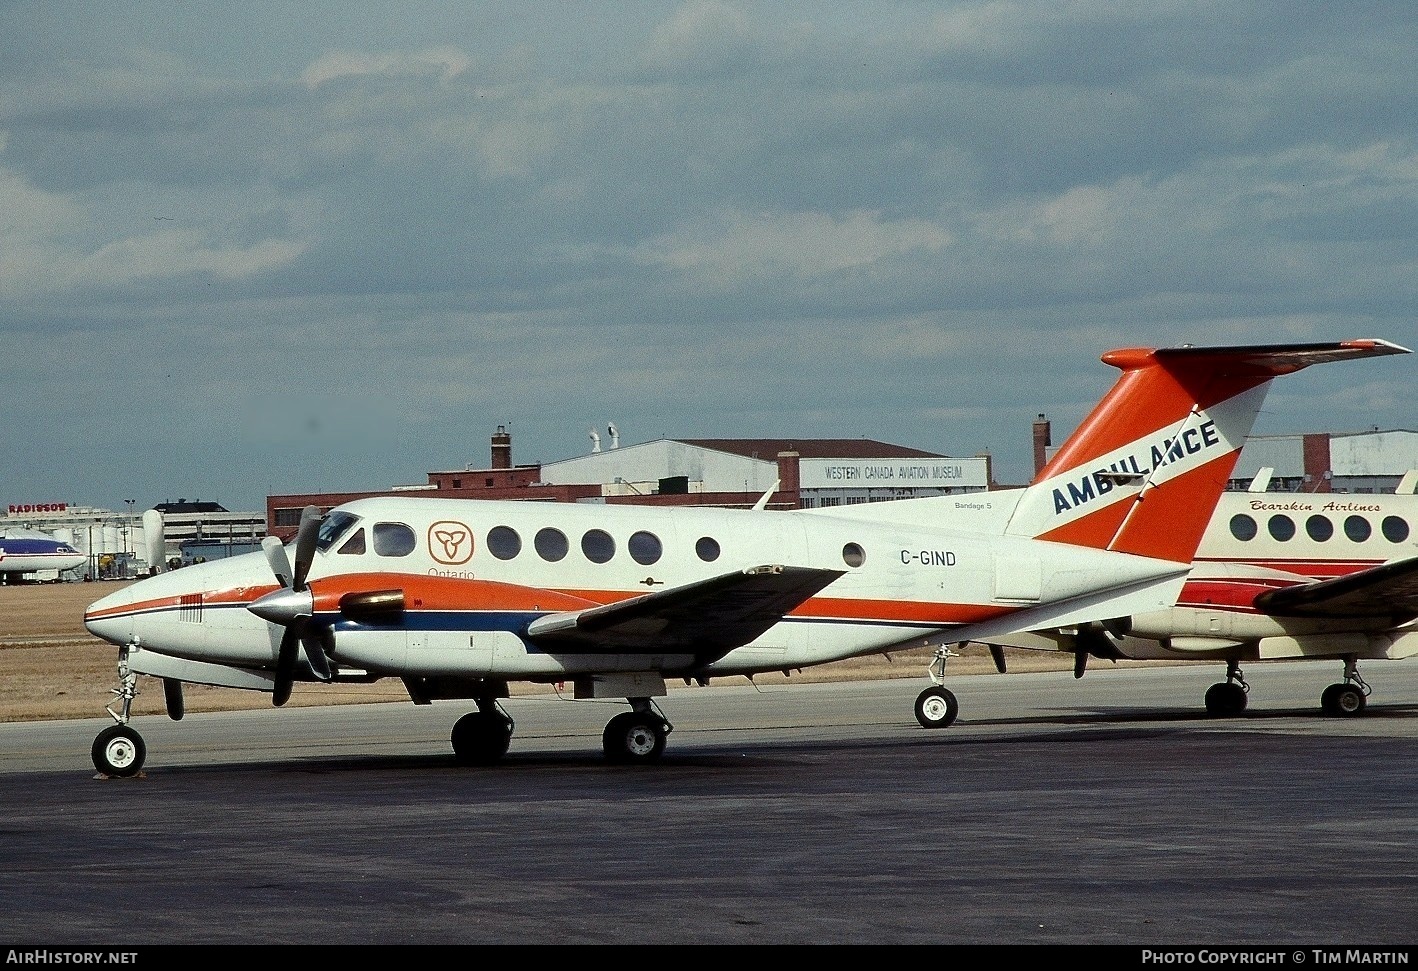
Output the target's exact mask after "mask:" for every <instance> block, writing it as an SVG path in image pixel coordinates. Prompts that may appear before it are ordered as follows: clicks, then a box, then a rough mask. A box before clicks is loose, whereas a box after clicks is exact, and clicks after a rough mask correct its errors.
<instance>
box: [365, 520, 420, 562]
mask: <svg viewBox="0 0 1418 971" xmlns="http://www.w3.org/2000/svg"><path fill="white" fill-rule="evenodd" d="M413 551H414V531H413V530H412V529H410V528H409V527H408V526H405V525H404V524H403V523H375V524H374V552H376V553H378V554H379V555H380V556H408V555H409V554H410V553H412V552H413Z"/></svg>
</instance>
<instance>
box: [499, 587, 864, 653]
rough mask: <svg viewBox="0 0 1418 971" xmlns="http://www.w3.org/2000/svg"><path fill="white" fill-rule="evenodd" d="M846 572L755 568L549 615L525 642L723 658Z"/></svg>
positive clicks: (560, 647) (531, 628)
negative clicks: (612, 602) (714, 655)
mask: <svg viewBox="0 0 1418 971" xmlns="http://www.w3.org/2000/svg"><path fill="white" fill-rule="evenodd" d="M843 572H844V571H842V570H818V569H812V568H809V567H797V566H757V567H751V568H749V569H747V570H740V571H736V572H734V573H725V574H722V575H720V576H717V577H711V578H710V579H708V580H701V581H699V582H697V583H688V584H685V585H684V586H682V587H673V588H671V589H669V590H659V591H656V592H654V593H647V594H644V595H643V596H639V597H635V598H634V599H631V600H623V601H621V602H620V603H614V604H605V605H603V606H597V607H587V608H586V609H584V610H569V611H564V612H562V613H557V614H547V615H546V616H544V617H539V618H537V619H536V620H534V621H533V622H532V623H531V625H530V626H529V627H528V628H527V635H526V636H527V637H528V639H529V640H532V641H535V642H536V643H537V644H538V645H540V646H542V647H546V648H552V649H557V650H574V651H590V652H601V651H604V652H611V653H645V652H652V653H661V652H672V651H689V652H693V653H696V654H704V653H723V652H727V651H731V650H733V649H734V648H736V647H742V646H743V645H744V644H747V643H749V642H750V641H752V640H753V639H754V638H756V637H758V636H759V635H760V634H762V633H763V632H764V631H766V630H768V629H769V628H770V627H772V626H773V625H774V624H776V623H778V621H780V620H782V619H783V616H784V615H785V614H787V613H788V612H789V611H791V610H792V609H793V608H795V607H797V606H798V605H800V604H802V603H803V602H804V601H806V600H807V599H808V598H809V597H811V596H813V595H814V594H816V593H817V592H818V591H820V590H821V589H822V588H823V587H826V586H827V585H828V584H829V583H831V582H832V581H833V580H836V579H837V578H838V577H840V576H841V575H842V573H843Z"/></svg>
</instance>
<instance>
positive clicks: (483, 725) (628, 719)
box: [452, 698, 673, 765]
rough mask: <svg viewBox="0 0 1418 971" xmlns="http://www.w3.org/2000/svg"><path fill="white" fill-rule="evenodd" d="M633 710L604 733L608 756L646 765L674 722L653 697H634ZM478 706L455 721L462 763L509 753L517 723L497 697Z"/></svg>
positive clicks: (455, 748) (494, 759) (486, 762)
mask: <svg viewBox="0 0 1418 971" xmlns="http://www.w3.org/2000/svg"><path fill="white" fill-rule="evenodd" d="M628 700H629V701H630V706H631V710H630V711H626V712H621V713H620V714H619V715H616V716H615V717H614V718H612V719H611V720H610V721H609V722H608V723H607V724H606V729H605V731H604V732H603V733H602V734H601V745H602V747H603V748H604V750H605V754H606V760H607V761H608V762H613V763H615V764H617V765H645V764H648V763H650V762H654V761H656V760H658V759H659V757H660V756H661V755H663V754H664V751H665V741H666V739H667V738H668V737H669V734H670V732H671V731H672V730H673V726H672V725H670V723H669V722H668V721H667V720H666V719H665V717H664V716H663V715H661V714H660V713H659V712H658V711H656V710H655V708H654V707H653V706H652V705H651V703H650V699H649V698H630V699H628ZM477 703H478V710H477V711H471V712H468V714H466V715H464V716H463V717H462V718H459V719H458V720H457V721H456V722H455V723H454V724H453V738H452V741H453V755H454V756H455V758H456V759H457V760H458V764H459V765H492V764H493V763H494V762H497V761H498V760H499V759H501V758H502V757H503V756H504V755H506V754H507V748H508V746H509V745H510V744H511V742H512V729H513V727H514V723H513V721H512V718H511V716H510V715H508V714H507V713H506V712H505V711H503V710H502V707H501V706H500V705H499V704H498V703H497V699H495V698H479V699H477Z"/></svg>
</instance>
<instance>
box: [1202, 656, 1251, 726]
mask: <svg viewBox="0 0 1418 971" xmlns="http://www.w3.org/2000/svg"><path fill="white" fill-rule="evenodd" d="M1250 690H1251V686H1250V685H1248V684H1247V683H1246V679H1245V676H1244V675H1243V674H1242V673H1241V665H1240V662H1239V661H1227V662H1226V680H1225V681H1218V682H1217V683H1216V684H1213V685H1212V686H1211V687H1209V688H1207V689H1206V712H1207V714H1209V715H1215V716H1216V717H1218V718H1225V717H1228V716H1230V715H1239V714H1240V713H1241V712H1243V711H1245V710H1246V693H1247V692H1248V691H1250Z"/></svg>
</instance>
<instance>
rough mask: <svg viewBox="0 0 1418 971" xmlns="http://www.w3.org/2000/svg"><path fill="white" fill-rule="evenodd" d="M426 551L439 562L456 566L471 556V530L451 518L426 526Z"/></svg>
mask: <svg viewBox="0 0 1418 971" xmlns="http://www.w3.org/2000/svg"><path fill="white" fill-rule="evenodd" d="M428 551H429V553H430V554H431V555H432V556H433V558H434V559H435V560H437V561H438V562H439V563H446V564H448V565H450V566H457V565H458V564H459V563H466V562H468V561H469V560H471V559H472V558H473V531H472V530H471V529H469V528H468V527H467V526H466V525H465V524H463V523H460V522H458V521H456V520H453V519H444V520H441V521H439V522H436V523H434V524H433V525H432V526H430V527H428Z"/></svg>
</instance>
